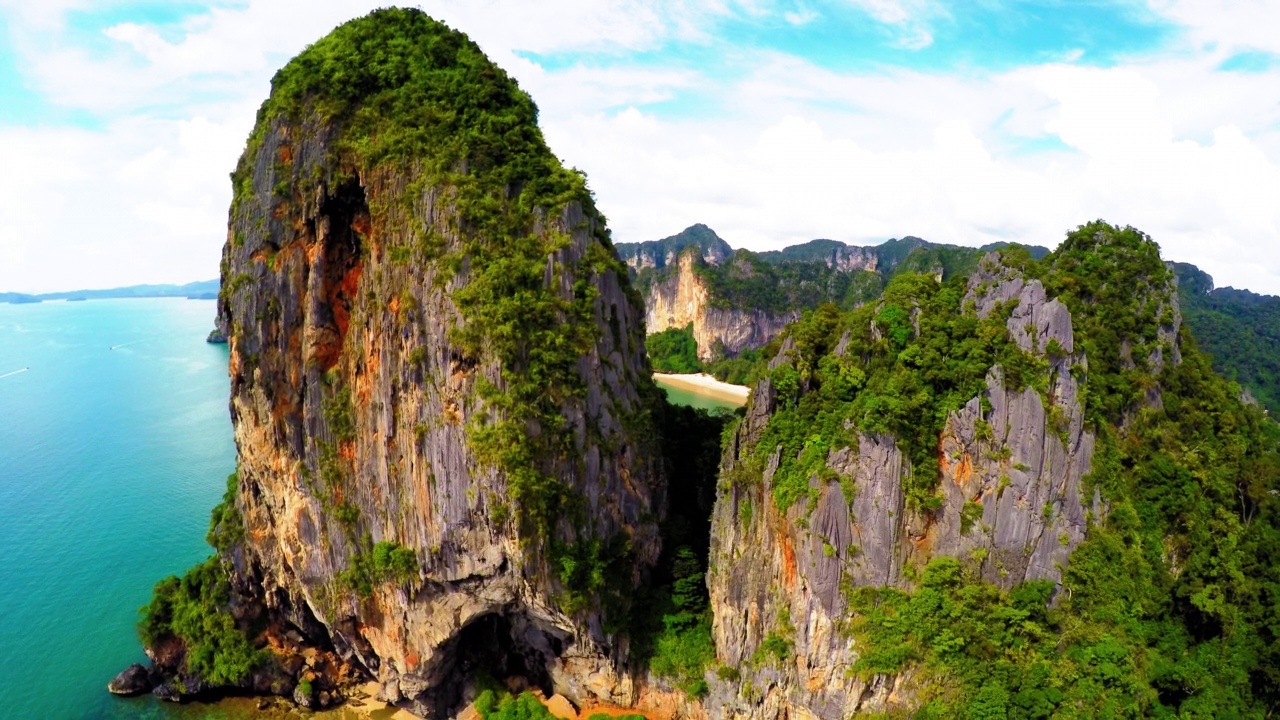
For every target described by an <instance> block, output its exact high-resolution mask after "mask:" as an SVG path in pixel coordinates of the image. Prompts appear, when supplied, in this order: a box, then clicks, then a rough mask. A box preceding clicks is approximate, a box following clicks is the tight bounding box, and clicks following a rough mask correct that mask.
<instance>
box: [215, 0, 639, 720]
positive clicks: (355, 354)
mask: <svg viewBox="0 0 1280 720" xmlns="http://www.w3.org/2000/svg"><path fill="white" fill-rule="evenodd" d="M233 180H234V183H235V200H234V203H233V207H232V211H231V219H230V228H229V230H228V238H227V244H226V246H225V248H224V250H223V261H222V269H223V288H224V291H223V294H222V298H221V300H220V302H219V327H221V328H225V330H226V332H227V337H228V340H229V343H230V352H231V409H232V418H233V421H234V425H235V439H236V444H237V447H238V450H239V474H238V477H239V488H238V490H239V492H238V501H237V507H238V509H239V512H240V514H241V515H242V517H243V524H244V530H245V533H244V534H245V540H244V541H243V542H242V543H241V544H240V545H238V546H237V547H235V548H234V550H233V551H232V552H231V557H232V558H233V559H234V578H233V584H234V586H235V588H236V590H237V591H238V592H239V593H240V594H241V595H242V596H243V597H245V598H252V599H255V600H256V601H259V602H261V603H262V604H263V605H264V606H265V608H266V611H267V613H268V615H269V616H270V618H272V621H273V622H275V623H277V624H281V625H284V626H286V627H291V628H293V629H296V630H298V631H301V633H302V634H303V635H304V636H305V641H306V643H307V644H310V645H314V646H317V647H320V648H322V649H323V648H332V650H333V653H334V654H335V655H336V656H337V657H338V658H340V659H341V660H342V661H343V662H346V663H349V664H350V665H351V666H352V667H353V668H354V669H355V670H357V671H363V672H366V673H367V674H368V675H369V676H371V677H374V678H376V679H377V680H378V681H379V682H380V683H381V684H382V686H383V688H384V694H385V696H386V697H388V698H389V699H392V700H405V701H409V702H411V703H412V706H413V707H414V708H416V709H417V710H418V711H419V712H421V713H423V714H425V715H426V716H428V717H446V716H448V715H449V713H451V712H453V711H454V710H456V709H457V708H458V707H459V704H460V703H461V702H462V701H464V700H465V698H464V693H465V692H466V690H467V688H468V687H469V682H470V680H471V679H472V678H473V676H474V674H475V673H476V672H478V671H485V672H488V673H491V674H492V675H494V676H497V677H499V678H500V677H503V676H506V675H512V674H519V675H523V676H525V677H528V678H530V679H531V680H532V681H534V682H535V683H538V684H540V685H542V686H543V687H544V688H545V689H546V690H548V691H551V690H553V689H554V690H555V691H558V692H561V693H564V694H566V695H568V696H570V697H571V698H574V699H575V700H587V699H590V698H598V699H601V700H605V701H610V702H616V703H620V704H624V705H625V704H629V703H630V702H632V701H633V700H634V697H635V686H634V684H633V681H632V678H631V675H630V674H629V668H628V661H629V651H628V642H627V638H626V636H625V634H623V633H622V632H621V631H620V630H619V629H618V628H619V626H620V623H621V622H622V621H623V620H624V619H625V615H626V612H627V607H626V605H627V603H628V601H629V598H630V596H631V594H632V589H633V588H634V586H635V585H636V584H637V583H638V582H640V581H641V578H642V576H643V575H644V574H645V572H646V568H648V567H649V566H650V565H652V563H653V562H654V561H655V559H656V558H657V555H658V553H659V539H658V535H657V525H656V523H657V522H658V521H659V520H660V519H661V517H662V514H663V508H664V496H663V493H664V481H663V479H662V477H661V473H660V463H659V462H658V461H657V457H658V455H657V452H658V448H656V447H655V444H656V443H655V440H654V439H653V429H652V427H651V424H650V420H649V414H648V412H647V410H646V405H645V403H646V402H647V400H646V398H648V397H653V394H652V392H651V384H650V381H649V379H648V370H647V363H646V360H645V357H644V342H643V341H644V336H643V332H644V331H643V324H642V316H641V307H640V303H639V298H638V296H637V295H636V293H635V292H634V291H632V290H631V289H630V287H629V284H628V280H627V274H626V268H625V266H624V265H623V264H622V263H621V262H619V260H618V259H617V256H616V255H615V253H614V252H613V249H612V246H611V244H610V241H609V238H608V231H607V230H606V229H605V228H604V226H603V224H602V222H601V221H600V219H599V215H598V214H597V212H596V210H595V208H594V207H593V205H592V203H591V199H590V196H589V193H588V192H587V191H586V188H585V184H584V181H583V179H582V178H581V177H580V176H579V175H577V174H575V173H573V172H570V171H567V170H565V169H564V168H562V167H561V166H560V164H559V162H558V161H557V160H556V159H555V157H554V155H552V154H551V152H550V151H549V150H548V149H547V147H546V145H545V143H544V142H543V139H542V135H541V132H540V131H539V129H538V127H537V124H536V109H535V107H534V105H533V103H532V101H531V100H530V99H529V98H528V96H527V95H525V94H524V93H523V92H522V91H521V90H520V89H519V88H518V87H517V86H516V84H515V83H514V81H512V80H511V79H510V78H509V77H508V76H507V75H506V74H505V73H504V72H503V71H502V70H501V69H499V68H497V67H495V66H494V65H492V64H491V63H490V62H489V61H488V60H487V59H486V58H485V57H484V56H483V54H482V53H481V52H480V50H479V49H478V48H477V47H476V46H475V45H474V44H473V43H472V42H471V41H470V40H468V39H467V38H466V37H465V36H464V35H462V34H460V33H457V32H455V31H452V30H450V29H449V28H447V27H445V26H443V25H441V24H439V23H437V22H435V21H433V20H431V19H430V18H428V17H427V16H426V15H424V14H422V13H420V12H417V11H413V10H380V11H377V12H374V13H372V14H371V15H369V16H367V17H364V18H361V19H358V20H354V21H351V22H349V23H347V24H345V25H343V26H341V27H339V28H338V29H336V30H335V31H334V32H333V33H332V34H331V35H329V36H328V37H326V38H324V39H323V40H321V41H319V42H317V43H316V44H314V45H312V46H311V47H309V48H308V49H307V50H305V51H304V52H303V53H302V54H300V55H299V56H298V57H297V58H295V59H294V60H293V61H291V62H290V63H289V64H288V65H287V66H286V67H285V68H284V69H283V70H281V71H280V73H278V74H277V76H276V77H275V79H274V80H273V83H272V95H271V97H270V99H268V100H267V101H266V103H264V105H263V107H262V110H261V111H260V112H259V115H258V123H257V126H256V127H255V128H254V131H253V134H252V135H251V137H250V139H249V143H248V147H247V149H246V150H245V153H244V155H243V157H242V158H241V160H240V163H239V165H238V167H237V169H236V172H235V174H234V176H233Z"/></svg>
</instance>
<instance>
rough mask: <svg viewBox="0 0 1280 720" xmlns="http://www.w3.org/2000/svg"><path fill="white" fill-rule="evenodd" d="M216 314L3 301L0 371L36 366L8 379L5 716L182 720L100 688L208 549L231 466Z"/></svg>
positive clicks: (3, 489)
mask: <svg viewBox="0 0 1280 720" xmlns="http://www.w3.org/2000/svg"><path fill="white" fill-rule="evenodd" d="M213 316H214V303H213V302H212V301H200V300H181V299H158V300H107V301H90V302H76V303H63V302H57V303H42V304H39V305H4V304H0V376H4V375H7V374H8V373H12V372H14V371H18V370H21V369H22V368H30V369H29V370H28V371H26V372H19V373H17V374H13V375H7V376H6V377H0V553H2V554H3V555H2V557H3V561H2V562H0V717H13V718H100V717H108V718H116V717H172V716H173V715H174V714H175V713H174V712H173V710H172V709H171V708H166V707H162V706H161V704H160V703H157V702H155V701H152V700H149V699H141V700H129V701H122V700H118V699H116V698H113V697H111V696H110V695H108V694H107V692H106V683H107V681H108V680H110V679H111V677H112V676H113V675H114V674H115V673H116V672H118V671H119V670H121V669H123V668H124V667H125V666H127V665H128V664H129V663H131V662H140V661H143V660H145V656H144V655H143V654H142V649H141V647H140V646H139V644H138V640H137V636H136V635H135V633H134V623H135V622H136V620H137V608H138V607H139V606H140V605H142V604H144V603H145V602H147V600H148V599H149V597H150V592H151V587H152V585H154V584H155V582H156V581H157V580H159V579H160V578H161V577H163V576H165V575H168V574H171V573H181V572H182V571H183V570H185V569H186V568H187V567H189V566H191V565H192V564H194V563H195V562H197V561H199V560H201V559H202V558H204V557H206V556H207V555H208V554H209V552H210V549H209V547H208V546H207V545H206V544H205V542H204V534H205V530H206V529H207V526H208V518H209V510H210V509H211V508H212V507H213V506H214V504H216V503H217V502H218V500H219V498H220V497H221V495H222V491H223V489H224V488H225V485H224V480H225V478H226V476H227V475H228V474H229V473H230V472H231V471H232V470H233V469H234V467H235V446H234V443H233V442H232V438H231V421H230V417H229V415H228V412H227V391H228V390H227V388H228V386H227V351H226V348H225V346H217V345H208V344H206V343H205V342H204V338H205V335H206V334H207V333H208V332H209V330H210V329H211V328H212V327H213ZM112 346H119V347H117V348H116V349H114V350H112V349H110V348H111V347H112ZM178 714H181V715H184V716H190V715H191V711H190V709H188V710H187V711H185V712H182V713H178Z"/></svg>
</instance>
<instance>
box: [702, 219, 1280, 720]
mask: <svg viewBox="0 0 1280 720" xmlns="http://www.w3.org/2000/svg"><path fill="white" fill-rule="evenodd" d="M783 337H784V342H783V344H782V347H781V350H780V351H779V353H778V354H777V356H776V357H775V358H774V359H773V360H772V362H771V363H770V369H769V372H768V373H767V375H766V376H765V377H764V378H763V379H761V380H760V382H759V384H758V386H757V387H756V389H755V393H754V395H753V397H752V400H751V403H750V405H749V406H748V408H747V411H746V415H745V417H744V418H743V419H742V420H741V422H740V423H739V424H738V426H737V427H736V429H735V430H734V432H733V433H732V435H731V437H730V438H729V439H728V441H727V442H728V444H727V446H726V447H725V450H724V461H723V466H722V470H721V483H720V486H719V494H718V496H717V501H716V507H715V513H714V516H713V522H712V530H711V554H710V560H709V567H710V568H711V569H710V571H709V573H708V582H709V587H710V594H711V605H712V607H713V609H714V616H715V621H714V623H715V624H714V637H715V643H716V653H717V662H718V663H720V664H721V666H722V669H721V670H720V671H718V672H717V674H716V675H715V677H714V679H712V681H711V683H710V689H709V694H708V696H707V698H706V699H705V700H704V703H703V704H704V707H706V708H707V710H708V712H709V714H710V715H711V716H712V717H733V718H760V719H765V718H767V719H769V720H774V719H781V718H797V717H800V718H841V717H850V716H856V715H859V714H861V713H870V714H877V713H888V714H889V715H891V716H897V715H904V716H905V715H918V716H926V717H956V716H971V717H1050V716H1058V715H1060V714H1063V715H1069V716H1077V717H1095V716H1099V717H1101V716H1117V715H1130V714H1131V715H1153V714H1159V713H1161V712H1170V711H1175V712H1176V711H1177V710H1178V709H1179V708H1180V709H1181V710H1182V711H1184V712H1192V713H1196V712H1205V713H1208V714H1217V713H1222V712H1225V713H1227V714H1232V713H1234V712H1239V711H1242V710H1243V709H1244V708H1253V710H1251V712H1252V711H1256V710H1257V709H1258V708H1260V707H1262V706H1265V705H1266V704H1267V703H1269V702H1270V700H1268V699H1267V698H1269V697H1271V695H1270V690H1269V689H1268V687H1269V685H1268V682H1269V681H1267V680H1265V679H1264V677H1266V673H1267V672H1268V671H1267V670H1265V669H1264V668H1266V667H1267V666H1268V665H1267V663H1269V662H1270V661H1262V662H1261V664H1257V663H1258V662H1259V658H1261V657H1262V656H1261V655H1256V654H1254V653H1256V652H1257V651H1258V648H1260V647H1262V645H1260V644H1258V642H1257V639H1256V638H1255V637H1253V635H1252V633H1254V632H1256V631H1257V628H1258V627H1259V626H1257V625H1253V626H1252V627H1253V629H1252V630H1249V631H1246V632H1245V633H1244V634H1240V633H1238V632H1236V631H1235V630H1232V629H1229V628H1227V627H1226V626H1223V625H1221V624H1219V623H1218V621H1217V620H1213V619H1211V618H1210V617H1209V616H1208V615H1206V614H1205V613H1206V612H1209V613H1217V612H1220V611H1223V610H1224V607H1223V606H1214V605H1212V603H1210V604H1205V602H1203V601H1205V600H1207V596H1205V595H1200V596H1196V597H1193V596H1194V595H1195V593H1197V592H1199V593H1203V591H1204V588H1205V587H1206V583H1212V582H1216V581H1210V580H1208V578H1210V577H1218V576H1219V575H1218V573H1219V570H1218V568H1220V567H1221V565H1220V563H1221V562H1226V563H1228V564H1232V563H1243V564H1244V565H1248V566H1251V567H1257V566H1256V565H1254V563H1256V562H1261V563H1263V564H1264V565H1265V564H1267V563H1268V562H1269V561H1267V560H1262V559H1261V557H1263V556H1265V555H1266V554H1267V553H1268V552H1269V551H1262V552H1263V555H1262V556H1259V555H1255V554H1254V553H1256V552H1258V551H1259V550H1260V547H1259V546H1254V545H1250V546H1249V548H1247V549H1246V548H1244V547H1243V546H1238V545H1236V540H1234V539H1228V536H1229V537H1232V538H1243V537H1247V536H1252V537H1253V538H1254V540H1253V541H1251V542H1258V541H1261V538H1263V537H1268V536H1270V535H1269V534H1270V533H1272V532H1274V530H1272V529H1261V528H1258V527H1255V526H1252V522H1253V521H1252V520H1251V519H1250V518H1253V517H1257V516H1258V515H1257V514H1256V513H1258V512H1260V508H1261V507H1262V506H1263V505H1268V504H1269V503H1270V500H1268V499H1266V498H1265V493H1264V492H1262V491H1261V489H1260V488H1255V489H1254V490H1253V491H1251V495H1250V497H1251V498H1253V499H1251V500H1246V501H1243V502H1235V501H1233V500H1232V499H1231V497H1230V495H1231V493H1232V492H1236V491H1239V492H1242V493H1243V492H1247V491H1245V490H1243V488H1244V487H1245V486H1248V485H1250V483H1252V482H1253V479H1251V477H1252V473H1253V472H1255V470H1256V469H1257V468H1259V467H1262V466H1263V465H1265V466H1267V467H1268V468H1270V469H1269V470H1266V471H1263V474H1264V475H1265V476H1266V477H1267V478H1268V479H1267V480H1265V481H1263V482H1264V484H1274V483H1275V482H1276V480H1277V475H1276V468H1277V467H1278V466H1277V465H1276V464H1275V462H1276V458H1277V447H1276V442H1275V435H1276V434H1275V431H1274V426H1273V425H1271V424H1270V422H1269V421H1267V420H1265V419H1263V417H1262V415H1261V414H1260V413H1259V412H1257V411H1256V410H1255V409H1250V408H1248V407H1245V406H1243V405H1241V404H1240V403H1239V401H1237V400H1236V398H1235V397H1234V394H1233V392H1234V391H1233V390H1232V387H1231V386H1230V385H1229V384H1228V383H1226V382H1224V381H1222V380H1221V379H1220V378H1216V377H1214V376H1213V375H1212V373H1211V372H1210V371H1209V368H1208V364H1207V362H1206V360H1205V359H1204V357H1203V356H1202V355H1199V354H1198V353H1197V352H1196V351H1194V350H1193V349H1192V350H1188V347H1193V343H1192V341H1191V340H1190V338H1189V335H1188V334H1187V332H1186V330H1185V328H1183V327H1182V324H1181V316H1180V313H1179V310H1178V304H1177V291H1176V287H1175V282H1174V279H1173V276H1172V274H1171V273H1170V272H1169V270H1168V269H1167V268H1166V267H1165V266H1164V265H1163V264H1162V263H1161V261H1160V258H1159V255H1158V250H1157V249H1156V247H1155V245H1154V243H1151V242H1150V240H1148V239H1145V238H1144V237H1143V236H1141V234H1139V233H1136V232H1135V231H1133V230H1132V229H1124V230H1119V229H1117V228H1113V227H1111V226H1108V225H1105V224H1102V223H1094V224H1091V225H1088V226H1084V227H1082V228H1080V229H1079V230H1077V231H1075V232H1074V233H1072V234H1071V235H1069V236H1068V239H1067V241H1066V242H1065V243H1064V244H1063V246H1062V247H1061V248H1059V250H1058V251H1057V252H1055V253H1054V254H1053V255H1050V256H1049V258H1048V259H1046V260H1045V261H1044V263H1037V262H1035V261H1033V260H1031V259H1030V258H1028V257H1026V256H1025V255H1022V256H1019V255H1017V254H1016V253H1014V254H1013V255H1005V256H1002V255H1001V254H997V253H993V254H991V255H988V256H987V257H986V258H984V259H983V260H982V262H981V263H980V264H979V267H978V268H977V270H976V271H975V272H974V273H973V274H971V275H970V276H969V277H968V278H967V279H963V280H961V279H957V280H956V281H955V282H951V283H938V282H937V281H936V279H934V278H931V277H928V276H904V277H902V278H900V279H899V280H898V281H896V282H893V283H891V284H890V286H889V287H888V288H887V289H886V292H885V294H884V296H883V298H881V299H880V300H879V301H878V302H877V303H875V304H872V305H868V306H866V307H864V308H862V309H860V310H858V311H855V312H853V313H849V314H841V313H838V312H837V311H836V310H835V308H826V309H821V310H819V311H818V312H815V313H813V314H811V315H809V316H807V317H806V318H805V319H804V320H803V321H801V322H799V323H797V324H795V325H792V326H790V327H789V328H788V329H787V330H786V332H785V333H784V336H783ZM1187 358H1189V360H1187ZM1212 427H1216V428H1219V429H1218V430H1211V429H1210V428H1212ZM1225 428H1233V429H1232V430H1229V431H1226V432H1227V433H1228V434H1229V435H1231V439H1227V438H1226V437H1224V436H1219V435H1217V434H1216V433H1218V432H1222V431H1223V430H1224V429H1225ZM1193 438H1194V439H1193ZM1231 448H1234V449H1231ZM1246 456H1248V457H1250V458H1252V459H1248V460H1246V459H1245V458H1246ZM1257 463H1261V465H1259V464H1257ZM1193 477H1195V478H1198V479H1197V480H1192V479H1191V478H1193ZM1188 483H1190V485H1188ZM1192 485H1194V486H1196V487H1198V488H1199V489H1198V490H1191V487H1190V486H1192ZM1175 488H1178V489H1175ZM1182 492H1191V493H1204V494H1198V495H1197V497H1198V499H1197V500H1191V499H1189V496H1188V499H1187V500H1186V501H1185V502H1180V501H1175V500H1173V499H1172V496H1171V495H1170V493H1172V494H1173V495H1178V494H1179V493H1182ZM1241 497H1243V496H1241ZM1237 499H1239V498H1237ZM1255 502H1256V503H1259V505H1257V506H1255V505H1254V504H1253V503H1255ZM1215 517H1216V518H1217V520H1216V521H1215V520H1210V519H1209V518H1215ZM1203 523H1209V524H1214V525H1217V527H1218V529H1217V530H1215V531H1213V532H1209V531H1208V530H1207V528H1206V527H1205V526H1204V525H1203ZM1219 523H1220V524H1219ZM1255 532H1257V533H1261V534H1255ZM1211 538H1214V539H1211ZM1205 542H1208V543H1212V544H1213V545H1214V547H1215V550H1213V551H1212V552H1214V553H1226V554H1227V555H1230V556H1231V557H1232V558H1233V559H1232V560H1225V559H1223V558H1219V559H1210V558H1209V557H1208V555H1207V554H1206V551H1205V550H1204V549H1203V548H1202V547H1200V546H1199V545H1198V544H1199V543H1205ZM1227 548H1230V549H1227ZM1193 558H1200V559H1199V560H1194V559H1193ZM1193 564H1194V565H1196V566H1197V567H1196V569H1195V570H1192V569H1191V565H1193ZM1267 572H1268V573H1269V574H1268V575H1267V577H1268V578H1274V577H1275V569H1274V567H1272V569H1271V570H1268V571H1267ZM1237 582H1238V583H1240V584H1236V585H1235V587H1236V589H1237V590H1239V591H1243V592H1245V593H1246V594H1247V593H1250V592H1253V590H1244V587H1245V586H1249V587H1260V586H1255V585H1253V581H1252V580H1245V579H1244V578H1243V577H1241V578H1238V580H1237ZM1261 582H1262V583H1263V584H1266V583H1269V582H1271V580H1264V581H1261ZM1197 597H1198V598H1199V599H1196V598H1197ZM1133 603H1138V604H1137V605H1134V604H1133ZM1228 604H1230V603H1228ZM1246 606H1247V607H1250V608H1251V609H1250V610H1244V609H1243V608H1244V607H1246ZM1210 608H1214V609H1210ZM1265 613H1266V611H1265V610H1263V609H1262V606H1259V605H1252V604H1251V603H1250V601H1244V602H1243V603H1242V604H1241V605H1240V606H1239V607H1237V608H1235V609H1233V610H1230V611H1227V614H1230V615H1231V616H1232V617H1233V618H1239V619H1243V618H1244V617H1245V616H1246V615H1248V616H1250V617H1252V618H1253V620H1251V621H1249V622H1258V621H1259V620H1260V619H1261V618H1262V617H1263V616H1264V615H1265ZM1136 623H1145V624H1143V625H1138V624H1136ZM1140 628H1141V629H1140ZM1269 637H1270V636H1269ZM1266 642H1269V641H1264V642H1263V643H1262V644H1263V645H1265V643H1266ZM1168 643H1174V644H1175V645H1177V646H1178V647H1181V648H1185V652H1186V653H1187V655H1184V656H1181V659H1169V658H1168V656H1167V655H1164V654H1163V653H1164V651H1163V650H1160V649H1158V648H1159V647H1167V644H1168ZM1228 647H1230V648H1235V649H1233V650H1227V649H1226V648H1228ZM1197 653H1208V654H1211V655H1214V656H1215V657H1218V658H1226V657H1228V656H1229V657H1230V658H1231V660H1230V664H1232V667H1234V668H1236V669H1235V670H1230V671H1225V672H1224V668H1219V669H1218V670H1214V671H1209V670H1204V672H1206V673H1209V674H1211V675H1212V676H1213V679H1212V680H1207V679H1205V678H1204V677H1202V678H1201V680H1200V681H1198V686H1199V687H1201V688H1204V689H1205V691H1206V693H1207V694H1206V695H1204V696H1194V695H1192V696H1188V695H1185V694H1181V693H1176V692H1168V691H1166V690H1163V689H1161V688H1166V687H1168V686H1167V683H1169V682H1170V681H1171V680H1172V677H1175V676H1177V674H1178V673H1181V672H1184V671H1186V670H1187V669H1189V668H1190V667H1192V666H1198V665H1197V663H1196V661H1194V660H1190V658H1191V657H1194V656H1195V655H1196V654H1197ZM1220 653H1221V654H1220ZM1104 658H1105V659H1104ZM1164 662H1168V663H1170V664H1168V665H1158V666H1155V665H1152V663H1157V664H1159V663H1164ZM1144 668H1145V669H1144ZM1178 668H1181V669H1178ZM1245 668H1252V669H1250V670H1246V669H1245ZM1237 672H1238V673H1239V674H1232V673H1237ZM1251 673H1252V674H1251ZM1175 682H1176V681H1175Z"/></svg>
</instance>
